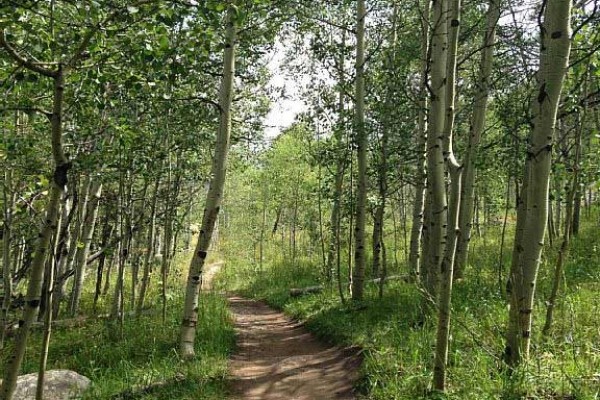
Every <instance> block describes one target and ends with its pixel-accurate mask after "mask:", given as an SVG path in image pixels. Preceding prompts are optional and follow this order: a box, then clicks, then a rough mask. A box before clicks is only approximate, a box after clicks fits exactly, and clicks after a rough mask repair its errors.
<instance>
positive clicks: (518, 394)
mask: <svg viewBox="0 0 600 400" xmlns="http://www.w3.org/2000/svg"><path fill="white" fill-rule="evenodd" d="M594 219H596V218H594ZM595 224H597V222H594V223H589V224H586V225H585V226H584V229H583V230H582V232H581V234H580V235H579V237H578V238H576V239H575V240H574V242H573V243H572V252H571V253H570V258H569V263H568V265H567V268H566V272H565V277H566V281H565V284H563V286H562V287H561V296H560V302H559V304H558V306H557V309H556V311H555V325H554V329H553V331H552V334H551V336H550V337H548V338H543V337H542V336H541V334H540V331H541V326H542V325H543V322H544V316H545V305H544V300H545V299H546V298H547V296H548V293H549V291H550V285H551V276H552V271H553V268H554V259H555V253H556V251H555V249H549V250H548V251H547V252H546V256H545V257H544V259H543V261H542V265H541V270H540V278H539V288H538V296H537V304H536V312H535V317H536V318H535V322H534V323H535V326H534V339H533V343H534V346H533V349H532V354H533V357H532V360H531V362H530V363H528V364H527V365H526V366H524V367H523V368H522V369H520V370H518V371H516V372H513V373H512V374H509V373H508V372H507V371H506V369H505V368H504V366H503V363H502V361H501V356H502V352H503V347H504V340H503V334H504V329H505V326H506V319H507V311H508V310H507V305H506V302H505V300H504V296H503V294H502V288H501V286H503V285H501V284H499V282H503V281H504V278H505V277H506V273H507V270H508V265H509V258H510V250H511V247H510V243H507V244H506V245H505V251H504V257H503V264H504V267H503V271H502V270H501V276H502V279H501V280H500V281H499V278H498V273H499V271H498V270H499V268H498V265H499V262H498V260H499V250H498V249H499V247H500V246H499V237H500V230H499V229H500V228H498V227H496V228H494V229H490V230H489V231H488V233H487V235H485V236H484V237H483V238H479V239H475V240H474V243H473V246H472V255H471V258H470V263H471V266H470V267H469V269H468V270H467V271H466V274H465V279H464V280H463V281H461V282H457V284H456V285H455V291H454V295H453V320H452V331H451V345H450V346H451V347H450V355H449V364H450V365H449V383H450V387H449V392H448V394H447V395H444V396H442V395H440V394H432V393H431V390H430V389H431V378H432V373H433V371H432V368H431V366H432V360H433V351H434V346H435V318H430V317H427V318H425V319H423V317H422V316H421V315H422V313H421V299H420V296H419V293H418V292H417V290H416V289H415V288H414V286H413V285H411V284H409V283H404V282H401V281H393V282H390V283H389V284H387V285H386V290H385V293H384V296H383V298H381V299H380V298H378V294H377V288H376V287H375V286H374V285H371V286H369V287H368V288H367V291H366V298H365V300H364V302H363V303H361V304H360V305H359V306H357V305H352V304H348V303H347V304H342V303H341V302H340V300H339V297H338V294H337V290H336V289H335V287H332V288H329V289H327V290H325V291H324V292H322V293H320V294H314V295H307V296H303V297H297V298H292V297H290V296H289V294H288V291H289V289H290V288H291V287H304V286H309V285H314V284H317V283H319V271H320V264H319V261H318V260H312V259H300V260H299V261H297V262H296V263H295V265H294V266H292V265H290V263H287V262H286V261H285V259H283V258H281V256H279V257H274V258H273V259H274V260H275V261H272V262H270V263H265V266H264V268H262V269H261V268H258V267H257V266H252V265H248V264H247V263H246V262H244V261H243V260H236V259H235V258H233V259H231V260H228V264H227V269H226V270H225V271H224V273H223V274H222V276H221V278H220V279H221V280H222V285H224V286H226V287H228V288H230V289H233V290H237V291H239V292H240V293H242V294H244V295H246V296H250V297H254V298H259V299H263V300H265V301H267V302H268V303H269V304H271V305H273V306H275V307H277V308H280V309H283V310H284V311H285V312H286V313H288V314H289V315H291V316H293V317H295V318H298V319H301V320H304V321H305V322H306V326H307V327H308V328H309V329H310V330H312V331H313V332H315V333H317V334H319V335H321V336H322V337H324V338H326V339H327V340H330V341H332V342H335V343H338V344H343V345H359V346H361V347H362V348H363V349H364V354H365V362H364V365H363V373H364V379H363V381H362V382H361V383H360V385H361V389H362V392H363V393H365V395H364V396H365V398H369V399H381V400H390V399H420V398H428V399H431V398H448V399H507V400H508V399H586V400H587V399H598V398H600V329H599V328H598V326H599V322H600V317H599V315H600V305H599V303H600V302H599V300H600V297H598V293H600V268H599V267H598V266H599V265H600V248H598V243H600V241H599V239H600V234H599V232H598V229H597V227H596V226H595ZM511 236H512V233H509V234H508V235H507V238H510V237H511ZM403 268H404V267H403ZM395 272H398V271H395ZM399 272H400V273H402V271H399Z"/></svg>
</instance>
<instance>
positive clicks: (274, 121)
mask: <svg viewBox="0 0 600 400" xmlns="http://www.w3.org/2000/svg"><path fill="white" fill-rule="evenodd" d="M284 58H285V48H284V45H283V44H282V43H281V42H280V41H277V43H276V44H275V47H274V50H273V54H272V55H271V59H270V60H269V63H268V67H269V71H271V73H272V77H271V81H270V86H271V88H272V90H273V91H274V92H275V93H281V92H282V91H283V93H285V95H286V96H278V95H277V94H275V96H274V99H273V100H274V101H273V104H272V108H271V111H270V112H269V113H268V114H267V116H266V118H265V119H264V121H263V123H264V125H265V138H267V139H269V140H270V139H273V138H274V137H276V136H278V135H279V134H280V133H281V132H282V131H283V130H284V129H285V128H287V127H289V126H290V125H291V124H292V123H293V122H294V120H295V118H296V115H298V114H299V113H301V112H303V111H306V110H307V106H306V104H305V103H304V101H302V100H301V93H300V92H301V89H302V86H303V85H304V83H305V82H306V81H307V80H308V79H309V77H308V76H307V75H300V76H298V75H296V76H292V75H291V74H289V73H287V72H286V71H285V69H284V68H283V66H282V64H283V61H284Z"/></svg>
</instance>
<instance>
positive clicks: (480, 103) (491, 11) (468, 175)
mask: <svg viewBox="0 0 600 400" xmlns="http://www.w3.org/2000/svg"><path fill="white" fill-rule="evenodd" d="M499 3H500V0H490V1H489V5H488V9H487V13H486V21H487V22H486V30H485V34H484V38H483V50H482V52H481V59H480V62H479V76H478V78H477V80H476V82H475V83H476V85H477V92H476V94H475V104H474V105H473V114H472V116H471V127H470V132H469V142H468V145H467V150H466V152H465V158H464V160H463V163H462V167H463V171H462V182H461V190H460V213H459V229H460V236H459V238H458V243H457V247H456V265H455V277H456V278H461V277H462V276H463V270H464V267H465V264H466V263H467V256H468V253H469V241H470V240H471V228H472V221H473V206H474V199H475V185H474V183H475V172H476V164H475V161H476V160H477V156H478V154H479V143H480V141H481V135H482V133H483V129H484V127H485V114H486V110H487V103H488V98H489V93H490V77H491V74H492V64H493V57H494V45H495V43H496V26H497V25H498V20H499V19H500V4H499Z"/></svg>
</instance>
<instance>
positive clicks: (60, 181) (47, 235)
mask: <svg viewBox="0 0 600 400" xmlns="http://www.w3.org/2000/svg"><path fill="white" fill-rule="evenodd" d="M88 40H89V39H88ZM0 47H3V48H4V50H5V51H6V52H7V53H8V54H9V55H10V56H11V57H12V59H13V60H15V61H16V62H17V63H18V64H19V65H21V66H23V67H25V68H27V69H29V70H31V71H33V72H36V73H38V74H40V75H43V76H45V77H48V78H51V79H52V81H53V99H52V112H51V115H50V116H49V118H50V124H51V144H52V158H53V160H54V174H53V177H52V184H51V188H50V194H49V200H48V203H47V205H46V210H45V218H44V222H43V224H42V228H41V231H40V234H39V238H38V243H37V244H36V248H35V255H34V257H33V260H32V263H31V267H30V268H31V272H30V276H29V283H28V286H27V292H26V295H25V309H24V311H23V316H22V318H21V320H20V321H19V331H18V332H17V336H16V340H15V345H14V348H13V351H12V354H11V356H10V357H9V358H8V362H7V365H6V367H5V372H4V380H3V382H2V387H1V388H0V399H2V400H10V399H12V396H13V393H14V391H15V388H16V383H17V377H18V375H19V371H20V369H21V364H22V362H23V357H24V356H25V348H26V346H27V339H28V338H29V330H30V327H31V325H32V323H33V321H34V319H35V317H36V315H37V312H38V309H39V306H40V301H41V295H42V283H43V277H44V267H45V264H46V256H47V252H48V250H49V246H50V241H51V238H52V236H53V235H54V234H55V232H56V231H57V223H58V214H59V212H60V200H61V197H62V195H63V193H64V191H65V187H66V185H67V180H68V176H67V174H68V172H69V169H70V168H71V162H70V161H69V160H68V158H67V156H66V155H65V153H64V150H63V144H62V132H63V126H62V118H63V98H64V85H65V73H66V72H68V70H69V69H71V68H72V67H73V65H74V64H75V63H76V62H77V61H78V59H79V57H80V54H81V53H76V54H75V55H74V56H73V57H72V58H71V60H69V62H67V63H66V64H63V63H59V64H58V66H57V67H56V68H55V69H49V68H48V67H47V65H40V64H39V63H34V62H32V61H31V60H28V59H26V58H24V57H22V56H21V55H20V54H19V53H18V52H17V51H16V50H15V49H14V48H13V47H12V46H11V45H10V44H9V43H8V42H7V41H6V34H5V31H4V30H2V31H0Z"/></svg>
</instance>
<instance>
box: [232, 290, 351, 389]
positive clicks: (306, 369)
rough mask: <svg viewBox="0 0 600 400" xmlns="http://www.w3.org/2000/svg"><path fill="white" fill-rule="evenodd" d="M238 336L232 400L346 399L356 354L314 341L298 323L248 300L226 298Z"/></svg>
mask: <svg viewBox="0 0 600 400" xmlns="http://www.w3.org/2000/svg"><path fill="white" fill-rule="evenodd" d="M229 303H230V306H231V310H232V313H233V315H234V317H235V327H236V331H237V333H238V341H237V346H238V349H237V352H236V353H235V354H234V356H233V357H232V358H231V360H230V368H229V370H230V374H231V392H232V397H231V399H232V400H234V399H235V400H242V399H243V400H330V399H332V400H333V399H340V400H342V399H343V400H351V399H355V398H356V397H355V395H354V392H353V385H354V382H355V381H356V380H357V379H358V376H359V373H358V368H359V365H360V357H359V356H358V354H357V352H356V351H353V350H349V349H345V350H344V349H340V348H337V347H331V346H328V345H326V344H324V343H323V342H321V341H319V340H317V339H316V338H315V337H314V336H313V335H312V334H310V333H309V332H308V331H307V330H306V329H305V328H304V327H303V326H302V324H300V323H298V322H295V321H293V320H291V319H290V318H288V317H286V316H285V315H284V314H282V313H280V312H277V311H275V310H273V309H272V308H270V307H269V306H267V305H265V304H263V303H261V302H257V301H254V300H248V299H244V298H240V297H230V298H229Z"/></svg>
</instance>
